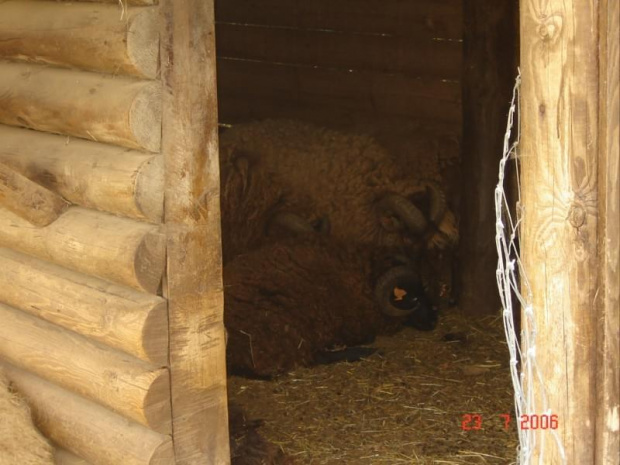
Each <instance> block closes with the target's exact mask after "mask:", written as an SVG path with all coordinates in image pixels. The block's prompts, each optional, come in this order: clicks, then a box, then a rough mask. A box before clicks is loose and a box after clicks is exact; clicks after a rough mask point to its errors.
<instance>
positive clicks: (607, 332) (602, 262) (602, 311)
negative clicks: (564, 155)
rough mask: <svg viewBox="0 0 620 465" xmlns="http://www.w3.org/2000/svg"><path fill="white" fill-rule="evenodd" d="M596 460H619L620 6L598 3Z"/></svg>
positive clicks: (597, 462)
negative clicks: (598, 208)
mask: <svg viewBox="0 0 620 465" xmlns="http://www.w3.org/2000/svg"><path fill="white" fill-rule="evenodd" d="M599 19H600V28H601V29H600V44H599V63H600V66H601V68H600V81H599V85H600V105H599V109H600V113H599V123H600V124H599V127H600V131H599V144H600V148H599V153H600V155H599V157H600V158H599V174H598V187H599V188H598V196H599V199H600V204H601V207H600V214H599V221H600V223H601V225H600V228H599V235H598V243H599V244H600V247H599V253H598V262H599V273H600V284H599V286H600V287H599V289H598V293H597V296H596V297H597V298H596V302H595V303H596V309H597V311H598V315H599V318H598V326H597V337H596V341H597V351H596V353H597V361H596V362H597V366H596V391H597V394H596V406H597V408H596V429H595V431H596V439H595V448H596V449H595V462H594V463H595V465H606V464H610V465H612V464H613V465H618V464H620V455H619V454H618V450H620V373H619V364H618V357H619V355H618V354H620V342H619V331H618V328H619V327H620V51H619V48H620V6H619V3H618V2H617V1H613V0H611V1H610V0H605V1H602V2H601V3H600V7H599Z"/></svg>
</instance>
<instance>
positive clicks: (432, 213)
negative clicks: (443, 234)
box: [423, 180, 448, 226]
mask: <svg viewBox="0 0 620 465" xmlns="http://www.w3.org/2000/svg"><path fill="white" fill-rule="evenodd" d="M423 184H424V185H425V187H426V193H427V194H428V197H429V217H430V221H431V223H433V224H434V225H436V226H439V224H440V223H441V221H442V220H443V217H444V215H445V214H446V210H447V209H448V205H447V202H446V196H445V195H444V193H443V191H442V190H441V187H440V186H439V184H438V183H437V182H435V181H431V180H425V181H423Z"/></svg>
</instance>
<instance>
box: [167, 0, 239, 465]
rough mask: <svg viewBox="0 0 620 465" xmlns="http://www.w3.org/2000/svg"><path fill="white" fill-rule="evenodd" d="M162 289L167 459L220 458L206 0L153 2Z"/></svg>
mask: <svg viewBox="0 0 620 465" xmlns="http://www.w3.org/2000/svg"><path fill="white" fill-rule="evenodd" d="M161 9H162V13H163V25H164V31H163V32H162V50H161V57H162V64H166V65H165V66H164V65H162V66H163V68H162V78H163V83H164V85H163V88H164V89H165V90H164V110H163V126H162V150H163V154H164V156H165V164H166V194H165V221H166V229H167V253H168V262H167V269H166V271H167V274H166V282H167V285H166V290H165V291H164V295H166V296H167V298H168V308H169V318H170V371H171V386H172V412H173V419H172V421H173V430H174V449H175V456H176V463H177V465H190V464H191V465H194V464H195V465H204V464H214V465H215V464H227V463H229V461H230V452H229V439H228V418H227V417H228V415H227V398H226V361H225V357H226V341H225V329H224V324H223V289H222V250H221V239H220V198H219V195H220V186H219V160H218V159H219V155H218V144H217V129H218V118H217V99H216V96H217V92H216V82H215V41H214V18H213V4H212V3H211V2H204V1H201V0H165V1H162V2H161Z"/></svg>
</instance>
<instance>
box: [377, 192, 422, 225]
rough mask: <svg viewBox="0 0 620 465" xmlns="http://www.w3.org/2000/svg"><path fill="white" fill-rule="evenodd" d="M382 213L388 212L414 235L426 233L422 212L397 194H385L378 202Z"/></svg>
mask: <svg viewBox="0 0 620 465" xmlns="http://www.w3.org/2000/svg"><path fill="white" fill-rule="evenodd" d="M379 208H380V209H381V211H382V212H383V213H385V212H390V213H392V214H393V215H395V216H396V217H397V218H398V219H399V220H400V221H402V222H403V223H404V224H405V226H406V227H407V229H408V230H409V231H411V232H412V233H414V234H422V233H424V231H426V228H427V227H428V223H427V222H426V219H425V218H424V215H423V214H422V212H421V211H420V210H419V209H418V207H416V206H415V205H414V204H413V203H412V202H411V201H410V200H408V199H407V198H405V197H403V196H402V195H398V194H387V195H386V196H385V197H383V198H382V199H381V200H380V201H379Z"/></svg>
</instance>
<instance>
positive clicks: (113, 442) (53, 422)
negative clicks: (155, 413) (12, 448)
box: [3, 363, 174, 465]
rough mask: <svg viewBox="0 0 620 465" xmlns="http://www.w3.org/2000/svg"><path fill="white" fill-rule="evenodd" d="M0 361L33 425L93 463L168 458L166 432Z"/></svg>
mask: <svg viewBox="0 0 620 465" xmlns="http://www.w3.org/2000/svg"><path fill="white" fill-rule="evenodd" d="M3 365H4V368H5V370H6V373H7V376H8V378H9V379H10V380H11V382H12V383H13V385H14V386H15V388H16V389H17V390H18V391H19V392H20V394H22V395H23V396H25V397H26V400H27V401H28V404H29V405H30V407H31V409H32V411H33V416H34V421H35V423H36V425H37V427H38V428H39V429H40V430H41V432H42V433H43V434H44V435H45V436H47V437H48V438H50V439H51V440H52V441H54V442H55V443H56V444H58V445H60V446H62V447H63V448H65V449H68V450H69V451H70V452H71V453H73V454H77V455H79V456H80V457H83V458H84V459H86V460H87V461H88V462H90V463H92V464H93V465H119V464H122V465H171V464H173V463H174V455H173V450H172V441H171V439H170V437H169V436H166V435H163V434H158V433H155V432H153V431H150V430H149V429H147V428H145V427H143V426H141V425H139V424H137V423H134V422H130V421H127V419H126V418H123V417H122V416H120V415H117V414H115V413H113V412H111V411H110V410H108V409H106V408H104V407H102V406H100V405H98V404H95V403H94V402H91V401H89V400H87V399H85V398H83V397H81V396H78V395H76V394H73V393H71V392H69V391H67V390H65V389H62V388H60V387H58V386H56V385H54V384H52V383H49V382H47V381H45V380H43V379H41V378H39V377H37V376H34V375H33V374H31V373H28V372H26V371H23V370H20V369H18V368H15V367H13V366H10V365H8V364H4V363H3ZM78 463H79V462H78Z"/></svg>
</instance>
